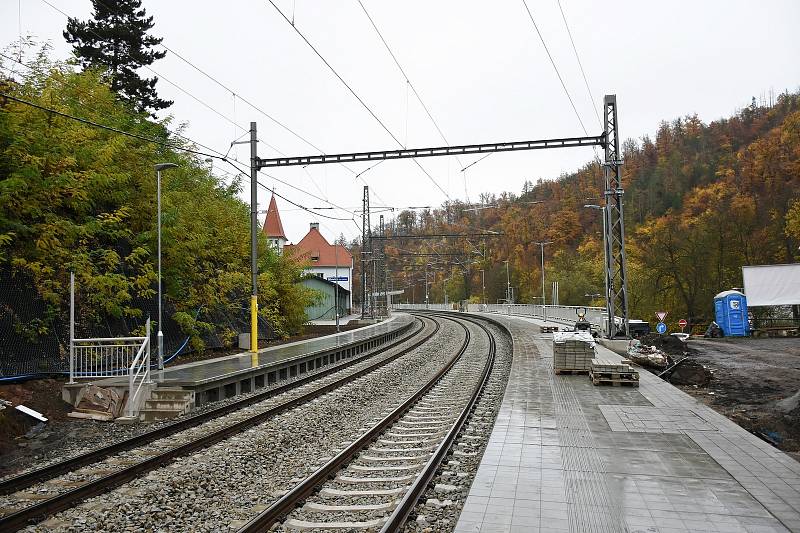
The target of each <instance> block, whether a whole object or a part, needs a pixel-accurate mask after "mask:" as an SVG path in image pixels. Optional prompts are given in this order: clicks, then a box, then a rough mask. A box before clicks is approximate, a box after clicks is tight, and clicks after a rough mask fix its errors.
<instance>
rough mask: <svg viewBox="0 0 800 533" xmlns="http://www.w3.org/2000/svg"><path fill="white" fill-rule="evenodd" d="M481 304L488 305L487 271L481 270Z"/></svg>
mask: <svg viewBox="0 0 800 533" xmlns="http://www.w3.org/2000/svg"><path fill="white" fill-rule="evenodd" d="M481 303H482V304H483V305H486V271H485V270H484V269H481Z"/></svg>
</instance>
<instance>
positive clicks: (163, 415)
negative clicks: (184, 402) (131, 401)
mask: <svg viewBox="0 0 800 533" xmlns="http://www.w3.org/2000/svg"><path fill="white" fill-rule="evenodd" d="M181 413H183V410H180V409H150V408H144V409H142V410H140V411H139V420H141V421H142V422H155V421H157V420H169V419H170V418H175V417H176V416H178V415H180V414H181Z"/></svg>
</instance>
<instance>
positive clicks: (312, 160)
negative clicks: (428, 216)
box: [257, 134, 605, 170]
mask: <svg viewBox="0 0 800 533" xmlns="http://www.w3.org/2000/svg"><path fill="white" fill-rule="evenodd" d="M604 145H605V134H601V135H597V136H595V137H567V138H564V139H541V140H537V141H520V142H507V143H488V144H464V145H461V146H437V147H434V148H409V149H403V150H381V151H378V152H355V153H349V154H330V155H329V154H321V155H307V156H299V157H276V158H273V159H258V161H257V166H258V170H261V169H262V168H267V167H291V166H306V165H323V164H326V163H353V162H358V161H384V160H386V159H410V158H416V157H437V156H443V155H469V154H489V153H492V152H516V151H519V150H542V149H545V148H574V147H578V146H604Z"/></svg>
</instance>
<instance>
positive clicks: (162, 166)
mask: <svg viewBox="0 0 800 533" xmlns="http://www.w3.org/2000/svg"><path fill="white" fill-rule="evenodd" d="M177 166H178V165H176V164H175V163H158V164H157V165H155V169H156V204H157V207H156V210H157V212H158V215H157V217H158V223H157V225H158V369H159V370H164V332H163V331H162V328H161V324H162V323H163V320H162V319H161V171H162V170H165V169H168V168H177ZM147 335H150V332H149V331H148V332H147Z"/></svg>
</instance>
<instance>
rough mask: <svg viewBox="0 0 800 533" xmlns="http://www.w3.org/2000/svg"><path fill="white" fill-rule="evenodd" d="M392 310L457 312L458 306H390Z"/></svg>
mask: <svg viewBox="0 0 800 533" xmlns="http://www.w3.org/2000/svg"><path fill="white" fill-rule="evenodd" d="M392 309H395V310H397V311H402V310H404V309H405V310H414V309H427V310H429V311H457V310H458V306H457V305H455V304H427V305H425V304H395V303H393V304H392Z"/></svg>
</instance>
